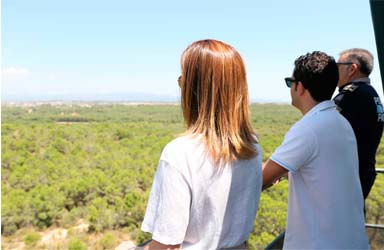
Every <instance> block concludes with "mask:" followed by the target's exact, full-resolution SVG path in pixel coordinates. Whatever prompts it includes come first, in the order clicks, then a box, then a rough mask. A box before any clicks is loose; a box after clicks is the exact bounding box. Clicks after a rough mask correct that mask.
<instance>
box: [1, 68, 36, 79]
mask: <svg viewBox="0 0 384 250" xmlns="http://www.w3.org/2000/svg"><path fill="white" fill-rule="evenodd" d="M30 73H31V72H30V71H29V69H27V68H23V67H7V68H3V69H2V77H4V78H19V77H25V76H27V75H29V74H30Z"/></svg>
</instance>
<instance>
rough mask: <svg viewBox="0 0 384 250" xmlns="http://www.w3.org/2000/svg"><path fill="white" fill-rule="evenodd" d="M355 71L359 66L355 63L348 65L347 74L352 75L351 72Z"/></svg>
mask: <svg viewBox="0 0 384 250" xmlns="http://www.w3.org/2000/svg"><path fill="white" fill-rule="evenodd" d="M357 71H359V66H358V65H357V64H356V63H352V64H351V65H350V66H349V67H348V73H349V75H353V74H355V73H356V72H357Z"/></svg>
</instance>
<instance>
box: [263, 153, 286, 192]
mask: <svg viewBox="0 0 384 250" xmlns="http://www.w3.org/2000/svg"><path fill="white" fill-rule="evenodd" d="M287 173H288V170H287V169H285V168H283V167H282V166H280V165H279V164H277V163H276V162H274V161H272V160H270V159H268V160H267V162H266V163H265V164H264V166H263V190H264V189H267V188H269V187H270V186H272V184H273V183H274V182H275V181H276V180H277V179H279V178H280V177H282V176H283V175H286V174H287Z"/></svg>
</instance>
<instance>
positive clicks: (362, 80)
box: [352, 77, 371, 84]
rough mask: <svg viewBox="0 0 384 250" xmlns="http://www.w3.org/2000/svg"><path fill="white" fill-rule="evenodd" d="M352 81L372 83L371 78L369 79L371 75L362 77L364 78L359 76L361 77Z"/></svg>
mask: <svg viewBox="0 0 384 250" xmlns="http://www.w3.org/2000/svg"><path fill="white" fill-rule="evenodd" d="M352 82H363V83H367V84H370V83H371V79H369V77H362V78H359V79H355V80H353V81H352Z"/></svg>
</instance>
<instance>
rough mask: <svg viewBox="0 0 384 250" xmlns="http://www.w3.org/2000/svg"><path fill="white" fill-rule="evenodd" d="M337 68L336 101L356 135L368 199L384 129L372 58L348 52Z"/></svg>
mask: <svg viewBox="0 0 384 250" xmlns="http://www.w3.org/2000/svg"><path fill="white" fill-rule="evenodd" d="M337 64H338V66H339V82H338V84H337V86H338V87H339V94H338V95H337V96H336V97H335V98H334V101H335V103H336V105H337V106H338V108H339V110H340V113H341V114H342V115H343V116H344V117H345V118H346V119H347V120H348V121H349V123H350V124H351V126H352V128H353V131H354V132H355V135H356V140H357V149H358V155H359V174H360V183H361V187H362V189H363V195H364V199H366V198H367V196H368V194H369V191H371V188H372V185H373V183H374V181H375V178H376V169H375V163H376V160H375V158H376V151H377V148H378V146H379V144H380V139H381V136H382V134H383V126H384V111H383V106H382V104H381V101H380V98H379V96H378V95H377V93H376V91H375V89H374V88H373V87H372V86H371V84H370V79H369V75H370V74H371V72H372V69H373V56H372V54H371V53H370V52H369V51H367V50H365V49H349V50H345V51H343V52H341V53H340V58H339V60H338V63H337Z"/></svg>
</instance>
